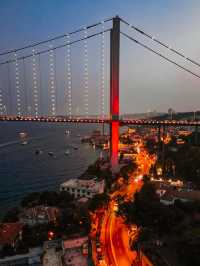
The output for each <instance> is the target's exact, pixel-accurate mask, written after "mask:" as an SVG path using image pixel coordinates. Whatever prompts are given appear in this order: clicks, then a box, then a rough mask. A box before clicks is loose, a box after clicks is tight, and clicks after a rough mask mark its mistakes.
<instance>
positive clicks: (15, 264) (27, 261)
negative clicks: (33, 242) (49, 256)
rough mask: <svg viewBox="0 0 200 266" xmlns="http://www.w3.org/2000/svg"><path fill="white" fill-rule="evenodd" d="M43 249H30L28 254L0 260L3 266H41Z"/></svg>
mask: <svg viewBox="0 0 200 266" xmlns="http://www.w3.org/2000/svg"><path fill="white" fill-rule="evenodd" d="M42 253H43V249H42V248H41V247H36V248H30V249H29V252H28V253H25V254H18V255H14V256H9V257H5V258H3V259H0V265H1V266H27V265H30V266H41V265H42V264H41V259H40V258H41V256H42Z"/></svg>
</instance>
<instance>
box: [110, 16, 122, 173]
mask: <svg viewBox="0 0 200 266" xmlns="http://www.w3.org/2000/svg"><path fill="white" fill-rule="evenodd" d="M119 57H120V18H119V17H118V16H116V17H114V18H113V27H112V29H111V32H110V121H111V122H110V160H111V168H112V172H115V171H116V169H117V166H118V145H119Z"/></svg>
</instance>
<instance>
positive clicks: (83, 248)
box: [63, 237, 88, 266]
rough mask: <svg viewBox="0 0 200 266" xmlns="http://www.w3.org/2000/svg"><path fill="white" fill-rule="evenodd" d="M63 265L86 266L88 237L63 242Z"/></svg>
mask: <svg viewBox="0 0 200 266" xmlns="http://www.w3.org/2000/svg"><path fill="white" fill-rule="evenodd" d="M63 254H64V255H63V265H65V266H68V265H70V266H87V265H88V262H87V254H88V237H74V238H70V239H67V240H63Z"/></svg>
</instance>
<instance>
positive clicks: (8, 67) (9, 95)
mask: <svg viewBox="0 0 200 266" xmlns="http://www.w3.org/2000/svg"><path fill="white" fill-rule="evenodd" d="M7 73H8V97H7V104H8V108H9V109H8V114H9V115H11V114H12V92H11V80H10V64H9V63H8V64H7Z"/></svg>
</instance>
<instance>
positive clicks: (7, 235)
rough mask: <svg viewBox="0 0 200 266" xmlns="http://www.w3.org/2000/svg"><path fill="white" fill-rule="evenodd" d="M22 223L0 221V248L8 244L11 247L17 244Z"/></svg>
mask: <svg viewBox="0 0 200 266" xmlns="http://www.w3.org/2000/svg"><path fill="white" fill-rule="evenodd" d="M23 227H24V224H22V223H1V224H0V250H1V249H2V248H3V247H4V246H6V245H9V246H11V247H13V248H15V247H16V246H17V243H18V241H19V240H20V239H21V238H22V229H23Z"/></svg>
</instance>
